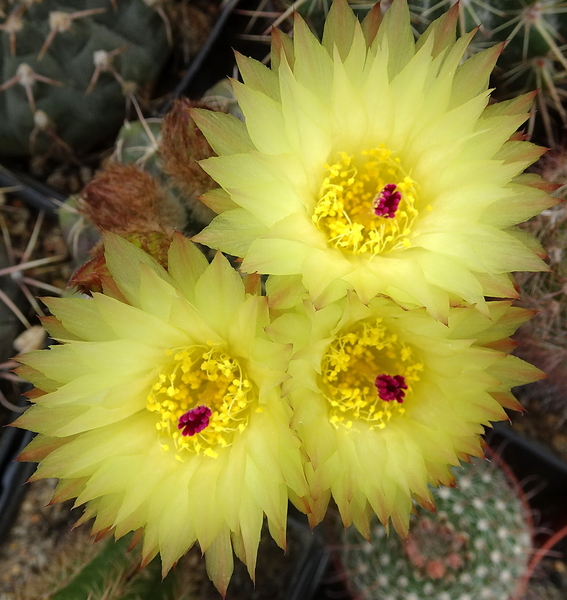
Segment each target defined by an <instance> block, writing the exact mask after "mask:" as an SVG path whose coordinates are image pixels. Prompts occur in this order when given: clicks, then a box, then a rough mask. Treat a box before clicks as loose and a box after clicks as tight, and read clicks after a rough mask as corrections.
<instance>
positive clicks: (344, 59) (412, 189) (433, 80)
mask: <svg viewBox="0 0 567 600" xmlns="http://www.w3.org/2000/svg"><path fill="white" fill-rule="evenodd" d="M457 18H458V11H457V8H456V7H455V8H454V9H453V10H451V11H449V12H448V13H447V14H446V15H444V16H443V17H442V18H440V19H439V20H437V21H435V22H434V23H433V24H432V25H431V26H430V27H429V29H428V30H427V31H426V32H425V33H424V34H423V35H422V36H421V38H420V39H419V40H418V42H417V43H416V42H415V41H414V38H413V35H412V32H411V27H410V16H409V11H408V7H407V4H406V2H405V0H394V2H393V4H392V6H391V7H390V8H389V9H388V10H387V12H386V13H385V16H384V19H383V21H381V16H380V9H379V7H374V9H373V10H371V11H370V13H369V14H368V16H367V17H366V19H365V20H364V21H363V23H362V24H360V23H359V22H358V20H357V19H356V17H355V16H354V14H353V12H352V10H351V9H350V8H349V7H348V5H347V3H346V1H345V0H335V2H334V4H333V6H332V8H331V10H330V12H329V15H328V18H327V22H326V25H325V30H324V34H323V40H322V43H319V41H317V39H316V38H315V37H314V36H313V34H312V33H311V32H310V31H309V29H308V27H307V26H306V24H305V22H304V21H303V20H302V19H301V18H300V17H299V16H297V17H296V20H295V28H294V38H293V41H291V40H290V39H289V38H288V37H287V36H285V35H283V34H282V33H281V32H278V31H275V32H274V34H273V39H272V63H271V69H269V68H266V67H265V66H263V65H262V64H260V63H258V62H257V61H254V60H252V59H248V58H245V57H242V56H237V60H238V64H239V67H240V72H241V74H242V78H243V80H244V84H241V83H239V82H236V81H235V82H233V88H234V92H235V94H236V97H237V99H238V102H239V104H240V108H241V110H242V113H243V114H244V117H245V124H244V123H241V122H239V121H238V120H237V119H236V118H234V117H232V116H231V115H225V114H220V113H213V112H209V111H206V110H195V111H193V116H194V119H195V121H196V123H197V125H198V126H199V127H200V128H201V130H202V131H203V132H204V134H205V136H206V137H207V139H208V141H209V143H210V144H211V146H212V147H213V149H214V150H215V152H216V153H217V155H218V156H217V157H212V158H209V159H207V160H205V161H203V162H201V163H200V164H201V165H202V167H203V168H204V169H205V171H206V172H207V173H209V175H211V176H212V177H213V179H215V180H216V181H217V183H218V184H220V186H221V188H220V189H218V190H214V191H212V192H209V193H208V194H206V195H205V196H204V201H205V202H206V203H207V204H208V205H209V206H210V207H211V208H212V209H213V210H214V211H215V212H217V213H218V216H217V217H216V218H215V219H214V220H213V222H212V223H211V224H210V225H209V226H208V227H207V228H206V229H205V230H204V231H203V232H201V233H200V234H199V235H197V236H196V238H194V239H196V240H197V241H200V242H202V243H204V244H207V245H208V246H210V247H212V248H219V249H221V250H223V251H226V252H229V253H230V254H234V255H237V256H240V257H243V258H244V261H243V263H242V268H243V270H244V271H246V272H250V273H252V272H259V273H264V274H274V275H292V276H296V277H300V278H302V280H303V283H304V285H305V286H306V288H307V289H308V291H309V294H310V297H311V299H312V300H314V301H315V303H316V304H317V306H324V305H325V304H327V303H329V302H331V301H333V300H334V299H338V298H340V297H341V296H344V294H345V293H346V290H347V289H354V290H355V291H356V292H357V294H358V295H359V297H360V298H361V299H362V300H363V301H365V302H367V301H368V300H370V299H371V298H373V297H374V296H376V295H377V294H383V295H387V296H389V297H391V298H392V299H394V300H395V301H396V302H398V303H400V304H402V305H404V306H406V307H409V308H412V307H418V306H426V307H427V309H428V310H429V312H430V314H432V315H433V316H434V317H436V318H440V319H443V320H444V319H446V317H447V315H448V313H449V306H450V305H451V303H454V302H456V301H463V300H464V301H466V302H468V303H471V304H475V305H476V306H477V308H479V309H480V310H481V311H482V312H484V314H488V308H487V307H486V303H485V299H484V297H485V296H492V297H496V298H513V297H516V292H515V290H514V287H513V285H512V282H511V278H510V273H511V272H512V271H518V270H526V271H537V270H542V269H545V268H546V267H545V265H544V263H543V262H542V260H541V259H540V258H539V257H538V256H537V254H538V253H539V254H541V248H540V247H539V246H538V244H537V242H536V241H535V239H534V238H532V237H530V236H528V235H527V234H525V233H524V232H522V231H520V230H518V229H517V228H516V227H515V225H516V224H517V223H519V222H521V221H524V220H526V219H527V218H529V217H531V216H532V215H534V214H536V213H537V212H539V211H540V210H542V209H543V208H545V207H548V206H550V205H551V204H553V203H554V200H553V199H551V198H550V197H549V196H548V195H547V194H546V192H545V191H544V190H543V189H540V188H541V187H542V186H541V180H539V178H538V177H536V176H535V175H531V174H530V175H523V174H522V171H523V170H524V169H525V168H526V167H527V166H528V165H530V164H531V163H532V162H534V161H535V160H536V159H537V158H538V157H539V156H540V155H541V154H542V153H543V151H544V150H543V149H542V148H539V147H537V146H535V145H533V144H531V143H528V142H525V141H520V139H518V137H512V136H513V134H514V132H516V130H517V128H518V127H519V126H520V125H521V124H522V123H523V122H524V121H525V120H526V119H527V117H528V114H529V113H528V111H529V110H530V105H531V101H532V98H533V95H526V96H521V97H519V98H516V99H513V100H509V101H507V102H501V103H499V104H492V105H490V106H489V92H490V90H488V89H487V85H488V79H489V75H490V72H491V70H492V68H493V66H494V64H495V62H496V59H497V57H498V54H499V52H500V50H501V46H497V47H494V48H491V49H488V50H485V51H483V52H480V53H478V54H476V55H474V56H472V57H470V58H468V59H467V60H466V61H464V62H463V63H462V64H460V62H461V60H462V58H463V56H464V53H465V51H466V49H467V45H468V44H469V42H470V41H471V39H472V36H473V34H474V32H471V33H470V34H469V35H466V36H464V37H461V38H460V39H458V40H457V39H456V33H455V31H456V23H457Z"/></svg>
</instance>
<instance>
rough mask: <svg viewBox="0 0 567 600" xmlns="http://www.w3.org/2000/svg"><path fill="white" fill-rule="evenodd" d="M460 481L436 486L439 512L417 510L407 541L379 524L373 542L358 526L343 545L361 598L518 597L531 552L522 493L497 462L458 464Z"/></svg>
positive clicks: (455, 599) (456, 599)
mask: <svg viewBox="0 0 567 600" xmlns="http://www.w3.org/2000/svg"><path fill="white" fill-rule="evenodd" d="M454 475H455V477H456V487H455V488H448V487H440V488H438V489H435V490H433V495H434V497H435V504H436V507H437V512H436V513H429V512H426V511H420V514H419V516H416V515H412V517H411V522H410V532H409V535H408V538H407V540H405V541H403V540H402V539H401V538H400V537H399V536H397V535H396V534H395V533H392V534H391V535H387V533H386V529H385V528H384V527H383V526H382V525H381V524H378V523H376V524H375V525H374V526H373V528H372V531H371V542H368V541H365V540H364V539H363V538H362V537H361V536H360V534H359V533H358V532H357V531H356V530H355V529H353V528H352V527H351V528H350V529H348V530H347V531H346V532H345V533H344V538H343V542H342V544H341V546H340V558H339V560H340V561H341V564H342V567H343V568H344V570H345V573H346V576H347V578H348V583H349V587H350V588H352V590H353V592H354V593H355V595H356V596H357V597H360V598H364V599H368V600H371V599H376V600H378V599H380V600H424V599H425V598H429V599H430V600H511V599H512V598H513V597H514V593H515V591H516V590H517V589H518V584H519V582H520V580H521V578H522V576H523V575H524V574H525V572H526V569H527V563H528V559H529V556H530V551H531V533H530V527H529V519H528V518H527V513H526V510H525V507H524V504H523V502H522V500H521V499H520V498H519V497H518V495H517V492H516V490H515V489H514V487H513V486H512V485H511V484H510V482H509V480H508V478H507V476H506V475H505V473H504V472H503V471H502V470H501V469H499V468H498V467H497V466H495V464H493V463H489V462H488V461H485V460H479V459H475V460H474V461H473V462H472V464H470V465H465V466H464V467H463V468H456V469H454Z"/></svg>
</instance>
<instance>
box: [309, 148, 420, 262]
mask: <svg viewBox="0 0 567 600" xmlns="http://www.w3.org/2000/svg"><path fill="white" fill-rule="evenodd" d="M325 170H326V174H325V177H324V180H323V184H322V186H321V191H320V193H319V200H318V202H317V205H316V206H315V210H314V212H313V216H312V220H313V223H314V224H315V225H316V226H317V227H318V228H319V229H320V230H321V231H323V232H325V233H326V234H327V236H328V241H329V243H330V244H331V245H333V246H335V247H336V248H339V249H340V250H343V251H346V252H351V253H353V254H364V253H367V254H380V253H387V252H391V251H393V250H398V249H401V248H409V247H410V246H411V240H410V235H411V231H412V226H413V224H414V222H415V220H416V218H417V216H418V211H417V208H416V201H417V200H416V198H417V189H416V183H415V181H413V179H412V178H411V177H410V176H409V175H408V174H407V173H406V172H405V171H404V169H403V168H402V165H401V161H400V159H399V157H396V156H394V155H393V153H392V151H391V150H388V149H387V148H386V147H385V146H384V145H381V146H380V147H378V148H372V149H370V150H364V151H363V152H361V153H360V155H358V156H354V155H349V154H346V153H345V152H342V153H341V154H340V155H339V156H338V157H337V159H336V160H335V162H334V163H333V164H327V165H325Z"/></svg>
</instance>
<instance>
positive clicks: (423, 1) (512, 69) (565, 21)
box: [410, 0, 567, 145]
mask: <svg viewBox="0 0 567 600" xmlns="http://www.w3.org/2000/svg"><path fill="white" fill-rule="evenodd" d="M453 4H454V2H453V1H452V0H441V1H439V0H410V10H411V12H412V16H413V18H414V24H415V28H416V30H417V32H418V33H422V32H423V31H424V30H425V28H426V27H427V26H428V25H429V23H431V22H432V21H433V20H435V19H436V18H437V17H439V16H441V14H443V13H444V12H445V11H446V10H448V9H449V8H450V7H451V6H452V5H453ZM458 10H459V28H460V33H461V34H464V33H466V32H467V31H471V30H472V29H474V28H475V27H479V30H478V32H477V34H476V36H475V38H474V39H473V43H472V45H471V50H474V51H478V50H480V49H482V48H486V47H489V46H494V45H495V44H498V43H500V42H506V46H505V47H504V49H503V51H502V54H501V56H500V58H499V60H498V64H497V68H496V70H495V73H494V84H495V86H496V93H495V95H496V97H497V98H498V99H503V98H508V97H513V96H517V95H518V94H520V93H524V92H529V91H532V90H538V89H539V90H541V92H540V94H539V95H538V97H537V108H538V112H539V120H540V121H541V123H542V124H543V126H544V130H545V136H546V143H547V144H548V145H555V143H556V142H557V134H556V129H557V128H556V119H557V118H558V121H559V122H561V123H563V125H565V124H567V112H566V111H565V108H564V106H563V102H564V99H565V97H566V96H567V54H566V53H565V46H564V44H565V41H566V39H567V15H566V14H565V10H566V9H565V6H564V4H563V3H561V2H560V0H536V1H535V2H534V1H527V2H526V1H525V0H490V2H484V0H471V1H470V2H461V3H460V4H459V8H458ZM550 109H551V111H550ZM534 124H535V121H532V123H531V129H533V127H534Z"/></svg>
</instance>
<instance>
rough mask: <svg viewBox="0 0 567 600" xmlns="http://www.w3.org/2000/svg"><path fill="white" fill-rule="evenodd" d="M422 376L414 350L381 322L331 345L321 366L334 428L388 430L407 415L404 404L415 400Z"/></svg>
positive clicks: (365, 324) (365, 325)
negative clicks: (363, 426)
mask: <svg viewBox="0 0 567 600" xmlns="http://www.w3.org/2000/svg"><path fill="white" fill-rule="evenodd" d="M422 370H423V364H422V363H420V362H419V361H418V360H417V359H416V358H415V357H414V352H413V350H412V348H411V347H410V346H409V345H407V344H406V343H405V342H403V341H401V340H400V339H399V337H398V335H397V334H396V333H394V332H391V331H389V330H388V328H387V327H386V326H385V325H384V324H383V322H382V319H376V320H374V321H371V322H362V323H359V324H358V326H357V327H356V328H355V329H353V330H352V331H349V332H347V333H344V334H341V335H339V336H337V337H336V338H335V339H334V340H333V342H331V344H330V345H329V347H328V348H327V351H326V353H325V355H324V356H323V359H322V362H321V373H322V389H323V392H324V393H325V395H326V397H327V400H328V402H329V404H330V413H329V418H330V420H331V423H333V424H334V425H335V426H337V427H338V426H339V425H343V426H345V427H347V428H351V427H352V425H353V423H354V422H355V421H365V422H366V423H367V424H368V425H370V427H371V428H378V429H383V428H384V427H385V426H386V424H387V423H388V421H390V419H391V418H392V417H394V416H395V415H402V414H404V412H405V407H404V405H403V404H404V399H405V398H406V395H407V396H408V397H411V392H412V388H413V386H414V384H415V383H416V382H417V381H419V379H420V373H421V371H422Z"/></svg>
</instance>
